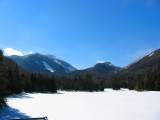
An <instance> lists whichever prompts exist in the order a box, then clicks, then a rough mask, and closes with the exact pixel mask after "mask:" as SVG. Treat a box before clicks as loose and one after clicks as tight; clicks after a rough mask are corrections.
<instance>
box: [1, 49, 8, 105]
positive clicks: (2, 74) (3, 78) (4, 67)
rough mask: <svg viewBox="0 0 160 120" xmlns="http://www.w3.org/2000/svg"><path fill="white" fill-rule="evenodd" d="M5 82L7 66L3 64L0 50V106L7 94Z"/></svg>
mask: <svg viewBox="0 0 160 120" xmlns="http://www.w3.org/2000/svg"><path fill="white" fill-rule="evenodd" d="M7 84H8V80H7V68H6V66H5V64H4V58H3V52H2V50H0V107H2V106H3V105H4V104H5V96H6V95H7V94H8V89H7Z"/></svg>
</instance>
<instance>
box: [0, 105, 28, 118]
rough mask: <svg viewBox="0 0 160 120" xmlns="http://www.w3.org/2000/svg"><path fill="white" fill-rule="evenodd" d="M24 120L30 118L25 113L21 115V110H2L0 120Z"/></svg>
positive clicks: (9, 108)
mask: <svg viewBox="0 0 160 120" xmlns="http://www.w3.org/2000/svg"><path fill="white" fill-rule="evenodd" d="M19 118H21V119H23V118H29V116H27V115H26V114H24V113H20V112H19V110H17V109H14V108H11V107H4V108H3V109H2V110H0V120H8V119H19Z"/></svg>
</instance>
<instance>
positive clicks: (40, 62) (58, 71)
mask: <svg viewBox="0 0 160 120" xmlns="http://www.w3.org/2000/svg"><path fill="white" fill-rule="evenodd" d="M7 58H9V59H12V60H13V61H15V62H16V63H17V64H18V65H19V66H20V67H22V68H25V69H26V70H29V71H32V72H37V73H42V74H54V75H64V74H66V73H69V72H72V71H75V70H77V69H76V68H75V67H73V66H72V65H70V64H69V63H67V62H65V61H62V60H60V59H57V58H56V57H55V56H53V55H43V54H40V53H34V54H29V55H25V56H17V55H13V56H7Z"/></svg>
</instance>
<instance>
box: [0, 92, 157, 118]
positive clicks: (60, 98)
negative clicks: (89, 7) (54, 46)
mask: <svg viewBox="0 0 160 120" xmlns="http://www.w3.org/2000/svg"><path fill="white" fill-rule="evenodd" d="M159 100H160V92H153V91H150V92H147V91H146V92H136V91H128V90H126V89H122V90H120V91H113V90H111V89H106V90H105V92H61V91H59V93H57V94H49V93H47V94H44V93H37V94H36V93H33V94H27V93H24V94H20V95H14V96H10V97H8V98H7V101H8V102H7V103H8V106H9V107H6V108H4V109H3V111H0V114H1V116H0V119H1V120H6V119H13V118H19V117H20V118H26V117H44V116H47V117H48V119H49V120H160V102H159Z"/></svg>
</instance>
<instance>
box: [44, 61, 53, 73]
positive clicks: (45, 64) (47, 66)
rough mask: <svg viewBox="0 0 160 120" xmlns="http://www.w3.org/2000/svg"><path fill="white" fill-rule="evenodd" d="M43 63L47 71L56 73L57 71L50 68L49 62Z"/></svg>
mask: <svg viewBox="0 0 160 120" xmlns="http://www.w3.org/2000/svg"><path fill="white" fill-rule="evenodd" d="M42 63H43V65H44V66H45V67H46V69H47V70H49V71H50V72H55V70H54V69H53V68H52V67H51V66H49V65H48V63H47V62H45V61H42Z"/></svg>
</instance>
